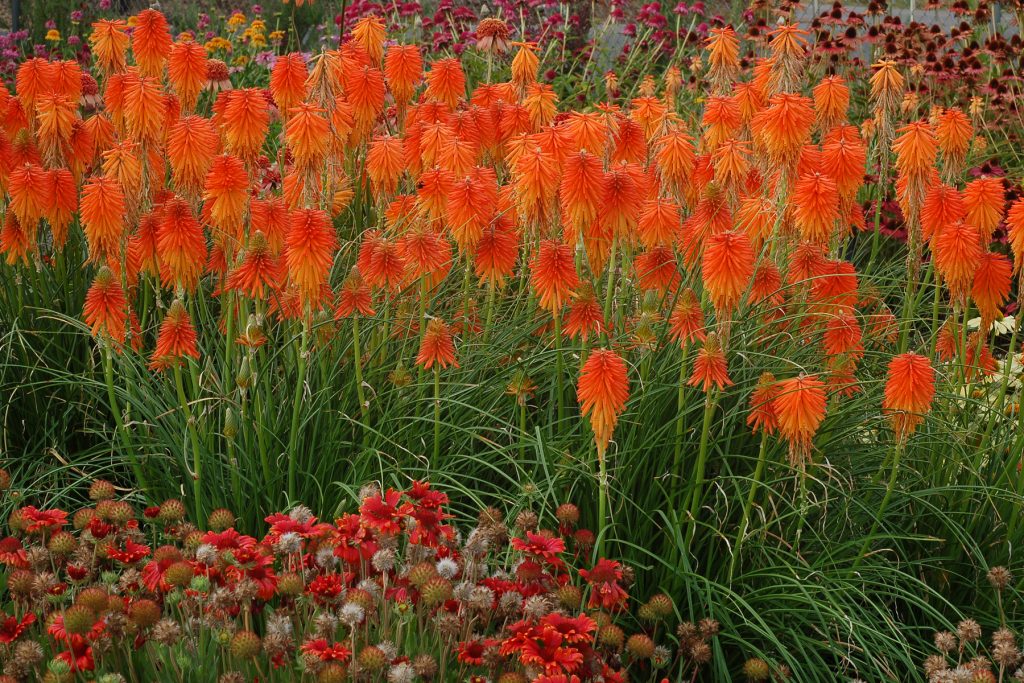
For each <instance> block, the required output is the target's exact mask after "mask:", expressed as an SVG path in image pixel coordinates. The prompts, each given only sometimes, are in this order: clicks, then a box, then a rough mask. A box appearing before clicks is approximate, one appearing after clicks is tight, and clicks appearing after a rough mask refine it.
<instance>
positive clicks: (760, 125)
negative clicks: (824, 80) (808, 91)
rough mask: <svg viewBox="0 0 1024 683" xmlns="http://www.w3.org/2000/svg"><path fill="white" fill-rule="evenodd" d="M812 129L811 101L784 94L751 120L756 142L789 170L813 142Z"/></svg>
mask: <svg viewBox="0 0 1024 683" xmlns="http://www.w3.org/2000/svg"><path fill="white" fill-rule="evenodd" d="M812 125H814V109H813V107H812V104H811V100H810V98H808V97H803V96H801V95H793V94H789V93H782V94H778V95H773V96H772V97H771V99H770V100H769V101H768V106H767V107H765V108H764V109H762V110H761V111H760V112H758V114H757V115H756V116H755V117H754V118H753V120H751V122H750V130H751V132H752V133H753V135H754V142H755V143H756V144H757V145H759V146H760V147H761V148H763V149H764V150H765V151H766V152H767V153H768V156H769V158H770V159H771V160H772V161H773V162H774V163H777V164H779V165H781V166H783V167H784V168H789V167H791V166H792V165H793V164H795V163H796V161H797V159H798V158H799V157H800V150H801V149H802V148H803V146H804V145H805V144H807V141H808V140H809V139H810V135H811V126H812Z"/></svg>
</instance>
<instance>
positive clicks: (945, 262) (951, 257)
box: [932, 221, 982, 304]
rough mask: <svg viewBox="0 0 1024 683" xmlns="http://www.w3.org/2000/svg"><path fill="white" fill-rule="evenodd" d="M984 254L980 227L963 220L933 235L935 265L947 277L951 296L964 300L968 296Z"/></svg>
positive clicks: (944, 277)
mask: <svg viewBox="0 0 1024 683" xmlns="http://www.w3.org/2000/svg"><path fill="white" fill-rule="evenodd" d="M981 256H982V249H981V242H980V240H979V238H978V230H977V229H976V228H974V227H973V226H971V225H968V224H967V223H965V222H963V221H957V222H956V223H952V224H950V225H947V226H946V227H945V228H943V229H942V231H941V232H939V233H938V234H937V235H935V236H934V237H933V238H932V257H933V258H934V260H935V268H936V270H937V271H938V272H939V275H941V276H942V279H943V280H945V281H946V286H947V287H949V293H950V296H951V297H952V298H953V299H954V300H955V301H956V302H958V303H960V304H963V303H964V302H965V301H966V300H967V292H968V289H969V288H970V287H971V284H972V282H973V281H974V274H975V273H976V272H977V270H978V267H979V266H980V264H981Z"/></svg>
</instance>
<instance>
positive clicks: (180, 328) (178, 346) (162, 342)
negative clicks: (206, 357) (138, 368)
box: [149, 299, 199, 371]
mask: <svg viewBox="0 0 1024 683" xmlns="http://www.w3.org/2000/svg"><path fill="white" fill-rule="evenodd" d="M186 357H189V358H193V359H195V360H198V359H199V348H198V347H197V346H196V331H195V328H194V327H192V320H191V319H190V318H189V315H188V311H186V310H185V306H184V304H182V303H181V300H180V299H175V300H174V303H172V304H171V307H170V308H169V309H167V315H165V316H164V319H163V321H162V322H161V323H160V331H159V333H158V334H157V337H156V348H155V349H154V350H153V355H152V356H150V360H149V367H150V369H152V370H157V371H163V370H168V369H170V368H173V367H174V366H176V365H178V364H179V363H181V361H182V360H184V359H185V358H186Z"/></svg>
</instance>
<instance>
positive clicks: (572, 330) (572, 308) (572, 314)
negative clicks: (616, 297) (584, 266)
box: [562, 284, 605, 343]
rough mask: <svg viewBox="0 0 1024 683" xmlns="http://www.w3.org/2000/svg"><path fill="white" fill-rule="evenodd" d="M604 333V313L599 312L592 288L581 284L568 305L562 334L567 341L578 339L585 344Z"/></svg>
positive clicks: (598, 305) (599, 304)
mask: <svg viewBox="0 0 1024 683" xmlns="http://www.w3.org/2000/svg"><path fill="white" fill-rule="evenodd" d="M604 331H605V322H604V312H603V311H602V310H601V302H599V301H598V300H597V296H596V295H595V294H594V288H593V287H591V286H590V285H589V284H583V285H581V286H580V288H579V293H578V294H577V295H576V296H575V297H574V298H573V301H572V303H571V304H570V305H569V312H568V314H566V316H565V322H564V323H563V325H562V334H563V335H565V336H566V337H568V338H569V339H580V340H581V341H583V343H586V342H587V339H589V338H590V337H592V336H596V335H600V334H603V333H604Z"/></svg>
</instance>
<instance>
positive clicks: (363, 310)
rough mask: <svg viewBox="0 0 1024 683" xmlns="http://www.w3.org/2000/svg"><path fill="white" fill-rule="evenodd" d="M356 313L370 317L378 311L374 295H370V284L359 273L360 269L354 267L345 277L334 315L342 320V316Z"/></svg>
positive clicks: (346, 316)
mask: <svg viewBox="0 0 1024 683" xmlns="http://www.w3.org/2000/svg"><path fill="white" fill-rule="evenodd" d="M356 314H359V315H361V316H364V317H370V316H373V315H376V312H375V311H374V310H373V297H372V296H371V295H370V288H369V286H367V284H366V281H365V280H363V277H362V276H361V275H360V274H359V269H358V268H353V269H352V272H351V273H349V274H348V277H347V278H345V282H343V283H342V285H341V291H340V292H339V294H338V306H337V308H335V309H334V317H335V319H337V320H340V319H341V318H350V317H352V316H353V315H356Z"/></svg>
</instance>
